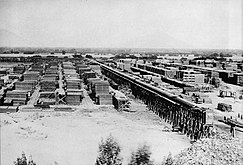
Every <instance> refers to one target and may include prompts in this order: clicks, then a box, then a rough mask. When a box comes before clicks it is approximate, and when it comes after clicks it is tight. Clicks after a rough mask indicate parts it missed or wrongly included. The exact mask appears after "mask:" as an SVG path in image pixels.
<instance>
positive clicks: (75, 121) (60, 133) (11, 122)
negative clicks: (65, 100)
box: [0, 101, 190, 165]
mask: <svg viewBox="0 0 243 165" xmlns="http://www.w3.org/2000/svg"><path fill="white" fill-rule="evenodd" d="M132 108H133V110H135V111H136V112H117V111H116V110H114V109H113V108H111V107H99V108H95V109H94V108H92V109H89V108H87V109H79V110H77V111H75V112H73V113H68V112H39V113H36V112H35V113H34V112H20V113H15V114H1V116H0V117H1V127H0V129H1V165H10V164H13V161H14V160H16V158H17V157H19V156H20V155H21V153H22V151H24V152H25V153H26V155H27V156H29V155H32V158H33V160H34V161H35V162H36V163H37V164H38V165H53V164H59V165H67V164H70V165H78V164H79V165H92V164H94V163H95V159H96V157H97V155H98V144H99V142H100V141H101V138H106V137H108V136H109V134H112V135H113V136H114V137H115V138H116V139H117V141H118V143H119V144H120V146H121V147H122V151H121V156H122V157H123V158H124V159H123V163H124V164H127V162H128V161H129V157H130V155H131V152H132V151H134V150H136V149H137V147H138V146H140V145H143V144H144V143H146V144H148V145H150V146H151V151H152V159H153V160H154V162H155V163H160V162H162V160H163V158H164V156H167V155H168V154H169V152H171V153H172V155H175V154H178V153H179V152H180V151H181V150H183V149H185V148H187V147H189V146H190V141H189V139H188V138H187V137H186V136H185V135H179V134H178V133H174V132H167V131H166V130H168V129H169V128H170V126H169V125H168V124H166V123H163V122H162V121H161V119H160V118H159V117H158V116H156V115H155V114H153V113H152V112H148V111H147V110H146V107H145V106H144V105H143V104H141V103H139V102H136V101H133V102H132Z"/></svg>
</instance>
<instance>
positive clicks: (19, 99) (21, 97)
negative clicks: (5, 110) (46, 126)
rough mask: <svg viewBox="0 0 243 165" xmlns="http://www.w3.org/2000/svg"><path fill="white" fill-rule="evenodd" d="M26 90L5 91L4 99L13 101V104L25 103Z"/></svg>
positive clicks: (26, 98) (26, 99)
mask: <svg viewBox="0 0 243 165" xmlns="http://www.w3.org/2000/svg"><path fill="white" fill-rule="evenodd" d="M28 93H29V91H27V90H13V91H7V93H6V97H5V99H6V100H7V99H10V100H12V101H13V105H25V104H26V103H27V101H28Z"/></svg>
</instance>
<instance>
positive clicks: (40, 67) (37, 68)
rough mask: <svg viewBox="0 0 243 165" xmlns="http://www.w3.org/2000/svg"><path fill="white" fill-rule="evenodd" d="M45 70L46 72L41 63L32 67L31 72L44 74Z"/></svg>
mask: <svg viewBox="0 0 243 165" xmlns="http://www.w3.org/2000/svg"><path fill="white" fill-rule="evenodd" d="M43 70H44V66H43V65H42V64H40V63H37V64H34V65H32V66H31V68H30V70H29V71H34V72H38V73H39V74H42V73H43Z"/></svg>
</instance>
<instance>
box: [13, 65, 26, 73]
mask: <svg viewBox="0 0 243 165" xmlns="http://www.w3.org/2000/svg"><path fill="white" fill-rule="evenodd" d="M24 71H25V66H24V65H17V66H14V67H13V72H14V73H17V74H22V73H24Z"/></svg>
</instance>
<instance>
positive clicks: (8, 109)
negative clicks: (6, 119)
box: [0, 106, 18, 113]
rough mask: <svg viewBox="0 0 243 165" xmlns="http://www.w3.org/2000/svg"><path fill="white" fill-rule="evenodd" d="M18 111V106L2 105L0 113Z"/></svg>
mask: <svg viewBox="0 0 243 165" xmlns="http://www.w3.org/2000/svg"><path fill="white" fill-rule="evenodd" d="M17 111H18V107H17V106H0V113H15V112H17Z"/></svg>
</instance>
